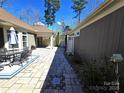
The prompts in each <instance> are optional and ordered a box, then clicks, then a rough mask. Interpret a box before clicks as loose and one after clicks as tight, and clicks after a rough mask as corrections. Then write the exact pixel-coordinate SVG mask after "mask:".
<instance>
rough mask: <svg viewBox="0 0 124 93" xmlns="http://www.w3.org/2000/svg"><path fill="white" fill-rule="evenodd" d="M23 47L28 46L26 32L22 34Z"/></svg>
mask: <svg viewBox="0 0 124 93" xmlns="http://www.w3.org/2000/svg"><path fill="white" fill-rule="evenodd" d="M22 40H23V47H27V46H28V34H27V33H26V32H23V33H22Z"/></svg>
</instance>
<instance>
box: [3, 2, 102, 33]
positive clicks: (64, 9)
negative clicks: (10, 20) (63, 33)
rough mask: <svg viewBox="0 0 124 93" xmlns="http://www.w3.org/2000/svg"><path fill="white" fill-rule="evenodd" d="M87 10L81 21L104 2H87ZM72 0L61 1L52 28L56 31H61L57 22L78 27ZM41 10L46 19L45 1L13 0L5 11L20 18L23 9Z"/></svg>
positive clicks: (84, 11) (83, 12)
mask: <svg viewBox="0 0 124 93" xmlns="http://www.w3.org/2000/svg"><path fill="white" fill-rule="evenodd" d="M87 2H88V3H87V4H86V8H85V9H84V10H83V11H82V14H81V20H82V21H83V20H84V19H85V18H87V17H88V16H89V15H90V14H91V13H92V12H93V11H94V10H95V9H97V8H98V7H99V6H100V4H102V3H103V2H104V0H87ZM71 6H72V0H61V8H60V10H59V11H57V13H56V23H55V24H54V25H53V26H51V27H50V29H53V30H54V31H56V30H60V29H61V26H60V25H58V24H57V22H60V21H62V20H63V21H64V22H65V25H68V26H70V27H71V28H74V27H76V26H77V19H75V18H74V16H75V13H74V12H73V10H72V8H71ZM26 8H29V9H33V10H39V11H40V13H41V16H42V17H44V10H45V7H44V0H11V2H10V4H9V6H7V7H5V9H6V10H7V11H8V12H10V13H11V14H12V15H14V16H18V12H19V11H20V10H21V9H26Z"/></svg>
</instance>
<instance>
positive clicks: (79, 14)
mask: <svg viewBox="0 0 124 93" xmlns="http://www.w3.org/2000/svg"><path fill="white" fill-rule="evenodd" d="M80 16H81V12H80V11H79V13H78V23H80V20H81V19H80Z"/></svg>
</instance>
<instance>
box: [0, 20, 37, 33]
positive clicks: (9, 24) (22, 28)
mask: <svg viewBox="0 0 124 93" xmlns="http://www.w3.org/2000/svg"><path fill="white" fill-rule="evenodd" d="M0 25H1V26H13V27H15V28H19V29H21V30H23V32H30V33H35V32H34V31H33V30H29V29H26V28H24V27H21V26H18V25H15V24H13V23H10V22H7V21H4V20H1V19H0Z"/></svg>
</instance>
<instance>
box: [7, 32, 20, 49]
mask: <svg viewBox="0 0 124 93" xmlns="http://www.w3.org/2000/svg"><path fill="white" fill-rule="evenodd" d="M10 33H11V31H10V30H7V37H8V42H9V39H10ZM15 33H16V36H17V39H18V31H15ZM9 48H19V44H18V43H17V44H15V45H11V44H10V43H9Z"/></svg>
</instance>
